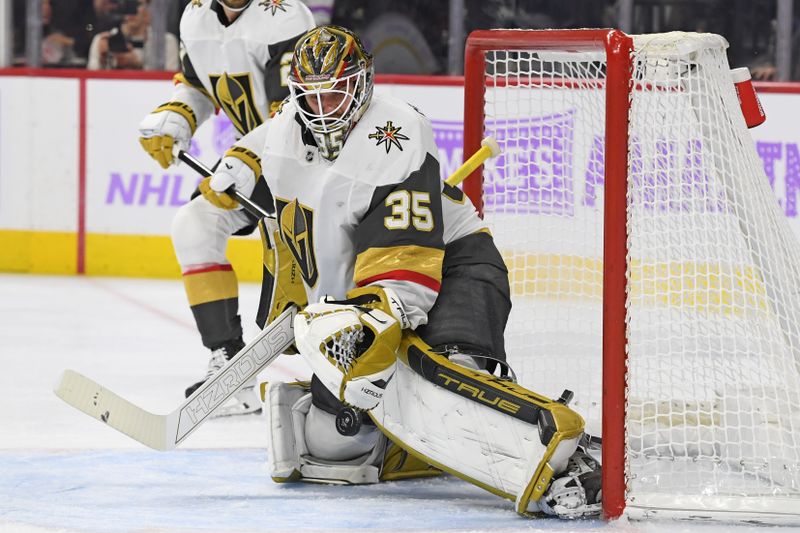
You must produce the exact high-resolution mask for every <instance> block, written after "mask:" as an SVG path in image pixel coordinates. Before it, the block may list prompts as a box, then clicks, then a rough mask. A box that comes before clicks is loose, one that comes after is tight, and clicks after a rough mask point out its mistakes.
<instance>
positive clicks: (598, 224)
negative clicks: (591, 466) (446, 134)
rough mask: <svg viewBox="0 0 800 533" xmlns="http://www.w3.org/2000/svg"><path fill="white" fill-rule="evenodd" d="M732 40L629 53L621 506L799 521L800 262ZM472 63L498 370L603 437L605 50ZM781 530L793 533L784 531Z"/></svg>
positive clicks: (494, 57)
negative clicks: (493, 250)
mask: <svg viewBox="0 0 800 533" xmlns="http://www.w3.org/2000/svg"><path fill="white" fill-rule="evenodd" d="M726 47H727V43H726V42H725V40H724V39H723V38H722V37H719V36H715V35H708V34H703V35H699V34H683V33H680V34H676V33H671V34H663V35H652V36H636V37H634V49H635V52H634V54H633V58H632V65H633V79H634V83H633V87H632V89H631V91H630V102H631V108H630V112H629V121H630V126H629V144H628V172H629V177H628V180H629V187H628V202H627V203H628V207H627V220H628V242H627V245H628V250H629V257H628V264H627V275H628V280H629V287H628V293H627V296H626V301H627V309H628V314H627V351H628V374H627V376H626V379H627V391H626V392H627V418H626V428H625V435H626V455H627V461H626V474H627V488H628V493H627V507H628V509H629V510H634V509H637V508H645V509H648V511H646V512H648V513H658V512H662V511H663V510H672V511H674V512H676V513H681V512H688V513H689V514H690V515H691V514H692V513H694V515H697V514H698V512H700V511H703V512H706V511H707V512H715V511H718V512H721V513H727V514H731V515H733V516H737V515H739V513H741V516H749V515H751V514H754V513H772V514H774V515H776V516H784V515H795V517H794V520H795V521H796V520H797V516H796V515H800V253H798V246H799V245H798V242H797V240H796V239H795V237H794V236H793V234H792V233H791V230H790V229H789V227H788V225H787V224H786V221H785V220H784V217H783V215H782V213H781V211H780V210H779V208H778V204H777V201H776V199H775V197H774V195H773V192H772V189H771V188H770V184H769V182H768V179H767V177H766V175H765V173H764V171H763V167H762V163H761V160H760V159H759V157H758V155H757V154H756V151H755V148H754V146H753V142H752V140H751V138H750V135H749V133H748V130H747V128H746V126H745V123H744V119H743V117H742V115H741V111H740V109H739V104H738V101H737V97H736V93H735V91H734V87H733V84H732V82H731V79H730V71H729V66H728V63H727V59H726V52H725V50H726ZM502 48H503V47H502V45H500V46H498V49H497V50H490V51H488V52H486V54H485V62H486V88H485V108H484V115H485V118H484V131H485V135H492V136H494V137H495V138H496V139H497V140H498V142H499V144H500V146H501V148H502V149H503V153H502V155H500V156H499V157H498V158H496V159H495V160H494V161H492V162H490V163H488V164H487V166H486V168H485V170H484V180H485V183H484V189H483V194H484V197H483V198H484V202H485V208H484V211H485V217H486V220H487V221H489V222H490V224H491V228H492V233H493V235H494V236H495V239H496V241H497V243H498V246H499V248H500V249H501V251H502V252H503V254H504V256H505V258H506V262H507V264H508V265H509V268H510V271H511V273H510V276H511V282H512V293H513V304H514V309H513V311H512V318H511V321H510V323H509V326H508V329H507V349H508V351H509V360H510V362H511V364H512V366H513V367H514V369H515V370H516V372H517V373H518V374H519V376H520V382H521V383H523V384H524V385H526V386H528V387H530V388H532V389H534V390H536V391H537V392H541V393H544V394H548V395H550V396H552V397H558V396H559V395H560V394H561V391H562V390H563V389H565V388H566V389H570V390H572V391H574V392H575V400H574V401H573V403H572V406H573V407H574V408H575V409H576V410H578V411H579V412H580V413H581V414H582V415H583V416H584V417H585V418H586V420H587V428H588V430H589V431H590V432H592V433H594V434H599V433H600V419H601V414H602V412H601V404H600V401H601V390H602V389H601V380H602V370H601V368H602V358H603V354H602V308H603V300H602V281H603V224H604V212H603V211H604V210H603V193H604V174H603V171H604V147H605V113H606V106H605V96H606V94H605V93H606V84H605V72H606V68H605V67H606V59H605V52H604V51H603V50H602V49H600V50H597V51H596V52H569V51H567V50H565V51H563V52H558V51H553V50H547V51H537V50H536V49H527V50H509V49H502ZM789 520H790V521H791V520H792V519H791V518H790V519H789Z"/></svg>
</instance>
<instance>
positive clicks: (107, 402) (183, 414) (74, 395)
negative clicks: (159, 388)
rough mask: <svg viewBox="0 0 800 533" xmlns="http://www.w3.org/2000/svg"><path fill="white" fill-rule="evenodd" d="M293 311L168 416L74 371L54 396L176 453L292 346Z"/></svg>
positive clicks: (157, 447) (151, 444)
mask: <svg viewBox="0 0 800 533" xmlns="http://www.w3.org/2000/svg"><path fill="white" fill-rule="evenodd" d="M295 314H297V307H295V306H291V307H289V308H288V309H286V310H285V311H284V312H283V313H281V315H279V316H278V317H277V318H276V319H275V320H274V321H273V322H272V323H271V324H270V325H269V326H267V327H266V328H264V329H263V330H262V331H261V332H260V333H259V334H258V335H257V336H256V338H255V339H253V340H252V341H251V342H249V343H248V344H247V346H245V347H244V348H242V349H241V350H240V351H239V352H238V353H237V354H236V355H235V356H233V357H232V358H231V359H230V360H229V361H228V362H227V363H226V364H225V366H224V367H222V368H221V369H220V370H219V372H217V373H216V374H214V376H213V377H212V378H211V379H209V380H207V381H206V382H205V383H203V384H202V385H201V386H200V387H199V388H198V389H197V390H196V391H195V392H194V393H193V394H192V395H191V396H189V397H188V398H186V400H184V402H183V403H182V404H181V405H179V406H178V408H177V409H175V410H174V411H172V412H171V413H169V414H167V415H158V414H153V413H150V412H149V411H146V410H144V409H142V408H141V407H138V406H136V405H134V404H132V403H131V402H129V401H128V400H126V399H125V398H123V397H121V396H119V395H117V394H115V393H113V392H112V391H110V390H108V389H107V388H105V387H103V386H102V385H100V384H99V383H96V382H95V381H93V380H91V379H89V378H87V377H86V376H83V375H81V374H79V373H77V372H75V371H74V370H65V371H64V373H63V374H62V376H61V380H60V381H59V383H58V385H56V388H55V390H54V392H55V393H56V396H58V397H59V398H61V399H62V400H64V401H65V402H67V403H68V404H70V405H71V406H73V407H74V408H76V409H78V410H79V411H83V412H84V413H86V414H87V415H89V416H91V417H92V418H96V419H97V420H100V421H101V422H103V423H104V424H106V425H107V426H110V427H112V428H114V429H116V430H117V431H120V432H122V433H124V434H126V435H128V436H129V437H131V438H132V439H134V440H137V441H139V442H141V443H142V444H144V445H145V446H148V447H150V448H152V449H154V450H159V451H167V450H172V449H173V448H175V447H176V446H177V445H178V444H180V443H181V442H183V440H184V439H186V437H188V436H189V435H191V433H192V432H193V431H194V430H196V429H197V428H198V427H200V425H201V424H202V423H203V422H205V421H206V420H207V419H208V418H209V417H210V416H211V415H212V414H213V413H214V412H215V411H216V410H217V409H218V408H219V407H220V406H221V405H222V404H224V403H225V402H226V401H227V400H228V398H230V397H231V396H233V394H234V393H236V391H238V390H239V388H241V386H242V385H244V384H245V383H246V382H247V381H248V380H250V379H252V378H254V377H256V375H258V373H259V372H261V370H263V369H264V368H266V367H267V365H269V364H270V363H271V362H272V361H273V360H275V358H277V357H278V356H279V355H280V354H281V353H283V352H284V351H285V350H287V349H288V348H289V346H290V345H291V344H292V343H293V342H294V329H293V320H294V316H295Z"/></svg>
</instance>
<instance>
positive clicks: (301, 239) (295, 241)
mask: <svg viewBox="0 0 800 533" xmlns="http://www.w3.org/2000/svg"><path fill="white" fill-rule="evenodd" d="M275 207H277V216H278V229H279V231H280V233H281V239H282V240H283V242H285V243H286V247H287V248H289V250H290V251H291V252H292V255H293V256H294V258H295V260H296V261H297V264H298V265H299V266H300V272H301V273H302V274H303V279H304V280H305V282H306V284H307V285H308V286H309V287H313V286H314V285H316V284H317V278H318V277H319V272H318V271H317V258H316V256H315V255H314V212H313V211H312V210H311V209H310V208H308V207H306V206H304V205H302V204H300V203H299V202H298V201H297V200H294V201H292V202H287V201H286V200H281V199H280V198H276V199H275Z"/></svg>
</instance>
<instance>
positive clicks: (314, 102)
mask: <svg viewBox="0 0 800 533" xmlns="http://www.w3.org/2000/svg"><path fill="white" fill-rule="evenodd" d="M373 77H374V68H373V64H372V56H371V55H370V54H369V53H367V51H366V50H365V49H364V45H362V44H361V40H360V39H359V38H358V36H356V34H354V33H353V32H351V31H350V30H348V29H345V28H342V27H339V26H320V27H318V28H314V29H313V30H311V31H309V32H308V33H306V34H305V35H303V36H302V37H300V39H299V40H298V41H297V44H296V45H295V47H294V55H293V56H292V65H291V70H290V72H289V92H290V93H291V99H292V100H293V101H294V103H295V105H296V106H297V109H298V113H299V115H300V118H301V120H302V121H303V123H304V124H305V125H306V127H307V128H308V129H309V130H310V131H311V133H312V134H313V135H314V139H315V140H316V141H317V146H318V147H319V149H320V154H321V155H322V156H323V157H324V158H326V159H329V160H333V159H336V157H338V155H339V152H340V151H341V149H342V146H344V142H345V140H346V139H347V135H348V134H349V133H350V130H351V129H352V128H353V126H354V125H355V124H356V122H358V119H359V118H361V115H363V114H364V111H366V110H367V107H368V106H369V102H370V99H371V98H372V83H373Z"/></svg>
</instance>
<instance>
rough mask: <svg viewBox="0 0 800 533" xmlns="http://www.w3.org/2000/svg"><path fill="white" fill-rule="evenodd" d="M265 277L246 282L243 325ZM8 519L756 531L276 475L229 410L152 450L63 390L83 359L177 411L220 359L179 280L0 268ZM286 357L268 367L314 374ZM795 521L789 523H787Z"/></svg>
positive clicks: (93, 369)
mask: <svg viewBox="0 0 800 533" xmlns="http://www.w3.org/2000/svg"><path fill="white" fill-rule="evenodd" d="M258 294H259V287H258V286H257V285H255V284H242V286H241V302H240V303H241V311H242V317H243V323H244V324H245V333H246V336H252V335H253V333H254V331H255V325H254V324H253V316H254V314H255V309H256V306H257V299H258ZM0 353H2V358H1V359H0V364H1V365H2V366H0V531H2V532H6V531H9V532H20V533H44V532H55V531H59V532H65V533H72V532H87V533H99V532H102V533H106V532H108V533H117V532H139V533H144V532H148V533H181V532H190V531H207V532H212V531H213V532H256V531H269V532H272V531H300V532H309V531H350V530H369V531H381V532H389V531H413V532H423V531H449V532H452V531H474V532H517V531H520V532H521V531H525V532H537V531H552V530H555V531H559V532H568V531H569V532H597V531H603V532H625V533H628V532H630V533H638V532H642V531H645V532H650V531H656V532H667V531H669V532H672V531H702V532H704V533H706V532H707V533H711V532H722V531H731V530H733V531H735V533H738V532H744V531H755V530H757V529H758V528H756V527H755V526H730V525H728V526H719V525H711V526H709V525H702V524H699V525H695V524H687V523H677V522H666V523H665V522H661V523H630V522H627V521H626V520H621V521H618V522H615V523H610V524H607V523H604V522H602V521H580V522H564V521H559V520H554V519H547V520H543V519H539V520H537V519H525V518H521V517H519V516H517V515H516V514H515V513H514V511H513V508H512V504H511V502H508V501H505V500H502V499H500V498H497V497H495V496H493V495H491V494H489V493H487V492H484V491H482V490H480V489H477V488H475V487H472V486H471V485H469V484H467V483H465V482H463V481H460V480H458V479H455V478H451V477H445V478H440V479H434V480H424V481H404V482H393V483H383V484H379V485H372V486H361V487H342V486H321V485H306V484H291V485H278V484H275V483H273V482H272V481H271V480H270V479H269V477H268V475H267V472H266V468H265V463H264V458H265V453H266V452H265V445H266V428H265V424H264V421H263V419H262V418H261V417H259V416H250V417H239V418H238V419H216V420H211V421H210V422H208V423H206V424H205V425H204V426H202V427H201V428H200V429H199V430H198V431H197V432H196V433H195V434H193V435H192V436H190V437H189V438H188V439H187V440H186V442H184V443H183V444H182V445H181V447H180V448H179V449H178V450H176V451H172V452H164V453H159V452H153V451H150V450H148V449H146V448H144V447H143V446H141V445H140V444H138V443H137V442H135V441H132V440H130V439H128V438H127V437H126V436H124V435H122V434H119V433H116V432H115V431H113V430H111V429H110V428H108V427H105V426H104V425H103V424H101V423H99V422H97V421H96V420H93V419H91V418H89V417H87V416H86V415H84V414H82V413H80V412H78V411H76V410H75V409H73V408H72V407H69V406H68V405H66V404H64V403H62V402H61V401H60V400H59V399H58V398H57V397H56V396H55V395H54V394H53V393H52V387H53V386H54V384H55V383H56V381H57V379H58V377H59V375H60V373H61V371H62V370H63V369H65V368H72V369H74V370H77V371H79V372H81V373H84V374H86V375H87V376H89V377H91V378H93V379H95V380H96V381H98V382H99V383H102V384H103V385H105V386H107V387H108V388H110V389H111V390H113V391H115V392H117V393H118V394H121V395H122V396H124V397H125V398H127V399H129V400H131V401H132V402H134V403H136V404H138V405H141V406H142V407H144V408H146V409H149V410H151V411H154V412H159V413H166V412H168V411H171V410H172V409H174V408H175V407H176V406H177V405H178V404H179V403H180V402H181V401H182V396H183V389H184V387H186V386H187V385H189V384H191V383H192V382H193V381H194V380H195V379H196V378H198V377H199V376H202V374H203V372H204V369H205V364H206V362H207V357H206V351H205V349H204V348H203V347H202V345H201V344H200V341H199V336H198V334H197V333H196V331H195V328H194V323H193V320H192V316H191V313H190V311H189V309H188V306H187V305H186V304H185V297H184V294H183V286H182V284H181V282H180V281H177V280H175V281H172V280H141V279H135V280H134V279H119V278H99V277H76V276H65V277H55V276H33V275H14V274H0ZM307 375H308V370H307V368H306V367H305V366H304V364H303V362H302V361H301V360H300V359H299V358H298V357H290V356H286V357H285V358H284V359H283V360H279V361H278V362H276V363H274V364H273V365H272V366H271V367H270V368H268V369H267V371H265V373H264V374H263V375H262V376H261V377H262V379H264V380H271V379H280V380H292V379H294V378H303V377H307ZM790 529H791V528H782V529H781V531H788V530H790Z"/></svg>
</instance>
